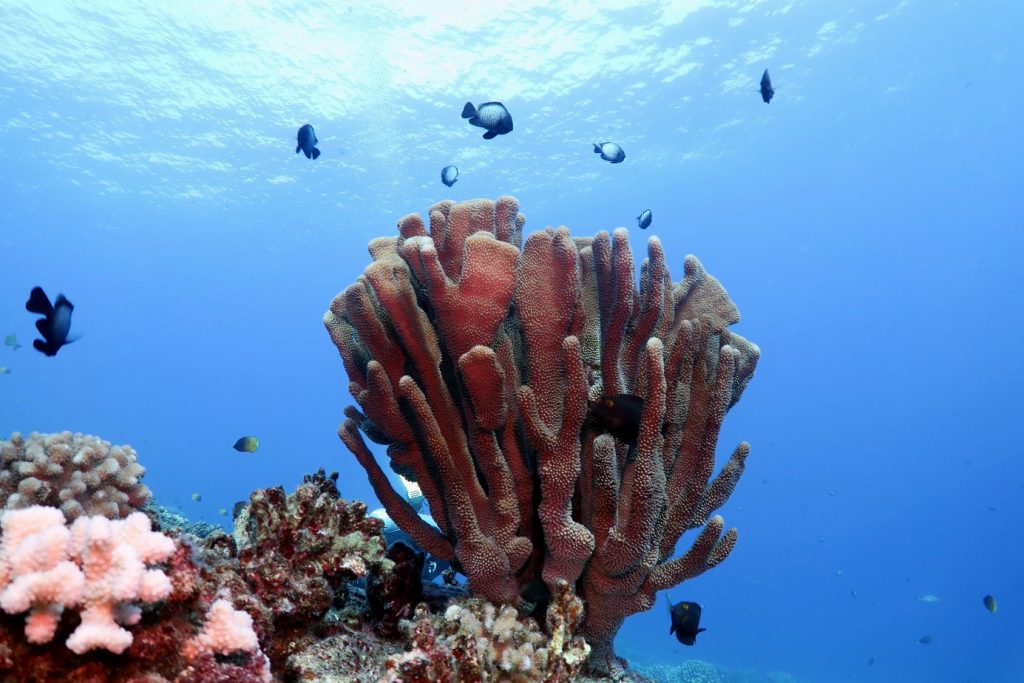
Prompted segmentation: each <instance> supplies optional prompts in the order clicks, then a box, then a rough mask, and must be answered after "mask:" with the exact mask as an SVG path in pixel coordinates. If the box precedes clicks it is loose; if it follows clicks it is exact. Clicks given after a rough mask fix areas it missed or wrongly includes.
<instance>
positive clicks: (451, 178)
mask: <svg viewBox="0 0 1024 683" xmlns="http://www.w3.org/2000/svg"><path fill="white" fill-rule="evenodd" d="M458 179H459V168H458V167H457V166H445V167H444V168H442V169H441V182H442V183H444V184H445V185H446V186H447V187H451V186H452V185H454V184H455V181H456V180H458Z"/></svg>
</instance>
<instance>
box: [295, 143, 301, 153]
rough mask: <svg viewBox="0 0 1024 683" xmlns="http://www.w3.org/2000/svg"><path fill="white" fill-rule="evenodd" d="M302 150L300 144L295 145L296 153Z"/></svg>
mask: <svg viewBox="0 0 1024 683" xmlns="http://www.w3.org/2000/svg"><path fill="white" fill-rule="evenodd" d="M301 151H302V145H295V153H296V154H298V153H299V152H301Z"/></svg>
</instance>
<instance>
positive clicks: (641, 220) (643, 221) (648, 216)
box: [636, 209, 654, 230]
mask: <svg viewBox="0 0 1024 683" xmlns="http://www.w3.org/2000/svg"><path fill="white" fill-rule="evenodd" d="M652 220H654V214H652V213H651V210H650V209H644V210H643V211H641V212H640V215H639V216H637V217H636V224H637V225H638V226H640V229H641V230H646V229H647V228H649V227H651V221H652Z"/></svg>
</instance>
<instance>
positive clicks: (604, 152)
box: [594, 142, 626, 164]
mask: <svg viewBox="0 0 1024 683" xmlns="http://www.w3.org/2000/svg"><path fill="white" fill-rule="evenodd" d="M594 154H600V155H601V158H602V159H604V160H605V161H610V162H612V163H613V164H621V163H622V160H623V159H625V158H626V152H625V150H623V149H622V148H621V147H619V146H618V145H616V144H615V143H614V142H595V143H594Z"/></svg>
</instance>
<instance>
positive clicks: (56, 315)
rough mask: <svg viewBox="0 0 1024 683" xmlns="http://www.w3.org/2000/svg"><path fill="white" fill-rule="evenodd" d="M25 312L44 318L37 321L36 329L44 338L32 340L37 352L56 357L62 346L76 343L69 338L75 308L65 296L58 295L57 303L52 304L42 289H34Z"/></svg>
mask: <svg viewBox="0 0 1024 683" xmlns="http://www.w3.org/2000/svg"><path fill="white" fill-rule="evenodd" d="M25 310H26V311H28V312H29V313H38V314H39V315H41V316H43V317H42V318H40V319H39V320H37V321H36V329H37V330H39V334H40V335H42V337H43V338H42V339H33V340H32V347H33V348H34V349H35V350H36V351H39V352H40V353H42V354H45V355H47V356H56V355H57V352H58V351H60V349H61V347H62V346H64V345H65V344H70V343H71V342H73V341H75V339H69V338H68V333H69V332H70V331H71V314H72V313H73V312H74V310H75V307H74V306H73V305H72V304H71V302H70V301H68V300H67V298H65V296H64V295H63V294H58V295H57V301H56V303H53V304H51V303H50V297H48V296H46V292H44V291H43V288H42V287H33V288H32V292H31V293H30V294H29V297H28V302H27V303H26V304H25ZM76 338H77V337H76Z"/></svg>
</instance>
